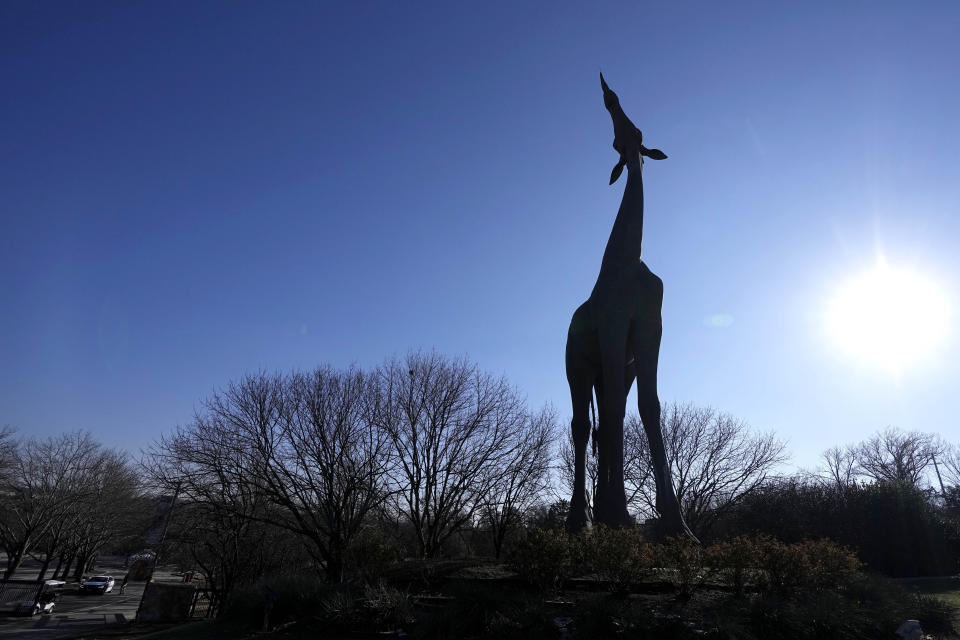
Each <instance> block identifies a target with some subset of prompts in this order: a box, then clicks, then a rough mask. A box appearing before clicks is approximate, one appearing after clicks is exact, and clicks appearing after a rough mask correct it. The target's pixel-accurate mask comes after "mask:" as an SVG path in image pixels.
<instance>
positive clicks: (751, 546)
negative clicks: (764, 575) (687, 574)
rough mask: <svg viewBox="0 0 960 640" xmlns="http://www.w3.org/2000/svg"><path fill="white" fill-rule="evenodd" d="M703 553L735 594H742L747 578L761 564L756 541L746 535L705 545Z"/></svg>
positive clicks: (753, 573) (754, 572)
mask: <svg viewBox="0 0 960 640" xmlns="http://www.w3.org/2000/svg"><path fill="white" fill-rule="evenodd" d="M704 553H705V554H706V556H707V558H706V562H707V564H708V565H709V566H711V567H712V568H713V569H714V571H715V572H717V573H718V574H720V575H722V576H723V578H724V579H726V581H727V582H728V583H729V584H730V587H731V589H732V590H733V593H734V595H736V596H742V595H743V593H744V589H745V587H746V584H747V579H748V578H749V577H750V576H751V575H755V574H756V572H757V569H759V567H760V565H761V560H760V551H759V548H758V546H757V541H756V540H754V539H753V538H750V537H748V536H737V537H736V538H734V539H733V540H729V541H727V542H718V543H716V544H713V545H711V546H709V547H707V548H706V549H705V550H704Z"/></svg>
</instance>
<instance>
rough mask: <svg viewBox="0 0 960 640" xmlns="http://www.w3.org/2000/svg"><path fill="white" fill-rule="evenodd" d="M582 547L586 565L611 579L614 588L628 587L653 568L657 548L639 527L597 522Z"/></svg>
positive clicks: (597, 573)
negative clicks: (644, 536)
mask: <svg viewBox="0 0 960 640" xmlns="http://www.w3.org/2000/svg"><path fill="white" fill-rule="evenodd" d="M583 547H584V561H585V562H584V565H585V568H587V569H588V570H589V571H591V572H592V573H594V574H596V576H597V577H598V578H600V579H601V580H606V581H607V582H609V583H610V590H611V591H615V592H623V591H628V590H629V589H630V585H632V584H633V583H636V582H639V581H640V580H642V579H643V578H644V577H646V576H648V575H650V573H651V572H652V571H653V567H654V559H655V557H656V555H655V548H654V546H653V545H652V544H650V543H649V542H645V541H644V540H643V536H642V535H641V534H640V532H639V531H638V530H636V529H610V528H608V527H604V526H602V525H601V526H598V527H596V528H594V529H593V531H592V533H591V534H590V536H589V537H587V538H585V539H584V540H583Z"/></svg>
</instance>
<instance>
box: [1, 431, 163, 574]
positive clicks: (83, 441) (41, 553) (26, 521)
mask: <svg viewBox="0 0 960 640" xmlns="http://www.w3.org/2000/svg"><path fill="white" fill-rule="evenodd" d="M15 435H16V434H15V433H14V431H13V430H11V429H9V428H4V429H0V547H2V549H3V550H4V552H5V553H6V566H5V567H4V578H5V579H9V578H10V577H12V576H13V574H14V572H15V571H16V570H17V569H18V568H19V567H20V565H21V563H22V562H23V560H24V559H25V558H26V557H28V556H30V557H33V558H35V559H36V560H38V561H39V562H40V563H41V564H40V570H39V575H38V576H37V579H39V580H43V579H44V578H46V577H47V572H48V571H50V570H51V569H52V571H53V573H52V576H51V577H53V578H61V579H67V578H73V579H79V578H80V577H81V575H82V574H83V573H84V572H85V571H87V570H88V569H89V567H90V566H91V564H92V563H93V561H94V560H95V558H96V557H97V555H98V554H100V553H101V552H103V550H104V549H106V548H110V550H111V551H117V550H121V551H122V550H124V548H125V546H126V547H127V548H129V549H131V550H132V548H133V547H135V546H136V545H137V544H138V537H139V535H140V534H141V533H142V531H143V529H144V526H145V523H146V522H147V521H148V519H149V516H150V513H151V509H152V505H151V503H150V501H149V500H148V499H146V498H145V497H144V494H143V491H142V484H141V481H140V473H139V470H138V468H137V467H136V466H135V465H134V464H132V463H131V461H130V460H129V459H128V458H127V456H126V455H124V454H122V453H120V452H117V451H114V450H112V449H108V448H106V447H104V446H103V445H101V444H99V443H98V442H96V441H95V440H94V439H93V438H92V437H91V436H90V434H89V433H86V432H83V431H78V432H74V433H69V434H65V435H62V436H59V437H54V438H47V439H44V440H38V439H32V438H28V439H17V438H15Z"/></svg>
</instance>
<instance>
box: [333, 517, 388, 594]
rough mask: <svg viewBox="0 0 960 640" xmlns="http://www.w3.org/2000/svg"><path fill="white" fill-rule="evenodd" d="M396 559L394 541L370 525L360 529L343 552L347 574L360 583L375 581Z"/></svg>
mask: <svg viewBox="0 0 960 640" xmlns="http://www.w3.org/2000/svg"><path fill="white" fill-rule="evenodd" d="M397 559H398V551H397V548H396V545H395V544H394V542H393V541H392V540H390V539H389V538H387V536H385V535H384V534H383V532H381V531H380V530H378V529H375V528H372V527H370V528H366V529H363V530H361V531H360V532H359V533H358V534H357V535H356V536H355V537H354V538H353V540H351V541H350V546H349V547H348V548H347V551H346V553H345V554H344V564H345V566H346V574H347V576H348V577H349V578H350V579H351V580H354V581H356V582H361V583H368V582H374V581H376V580H377V579H378V578H379V577H380V576H382V575H383V573H384V571H385V570H386V569H387V568H388V567H390V566H391V565H393V564H396V562H397Z"/></svg>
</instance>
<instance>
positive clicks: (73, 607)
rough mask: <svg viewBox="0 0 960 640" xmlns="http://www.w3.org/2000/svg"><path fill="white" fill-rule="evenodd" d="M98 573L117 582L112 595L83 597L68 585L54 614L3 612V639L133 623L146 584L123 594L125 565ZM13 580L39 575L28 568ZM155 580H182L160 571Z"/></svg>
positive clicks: (101, 567)
mask: <svg viewBox="0 0 960 640" xmlns="http://www.w3.org/2000/svg"><path fill="white" fill-rule="evenodd" d="M95 573H97V574H104V575H112V576H113V577H114V578H115V579H116V586H115V587H114V589H113V591H112V592H110V593H106V594H102V595H101V594H82V595H81V594H80V593H79V589H78V587H79V585H78V584H76V583H68V584H67V585H66V587H64V589H63V591H62V592H61V594H60V595H59V596H58V597H57V603H56V606H55V607H54V610H53V613H51V614H47V615H36V616H32V617H30V616H15V615H11V614H9V613H6V612H4V613H0V639H3V640H6V639H8V638H57V637H61V636H67V635H73V634H77V633H82V632H85V631H94V630H96V629H97V628H103V627H106V626H113V627H116V626H120V625H125V624H128V623H129V622H132V621H133V620H134V619H135V617H136V615H137V607H138V606H139V604H140V598H141V596H142V595H143V589H144V584H145V583H143V582H133V581H131V582H129V583H128V584H127V586H126V589H124V593H123V595H121V594H120V581H121V580H122V578H123V576H124V574H125V573H126V570H125V569H124V568H123V566H122V562H109V561H107V562H103V563H99V564H98V566H97V568H96V569H95ZM91 575H93V573H91ZM14 577H15V578H18V579H30V580H33V579H36V577H37V572H36V571H35V570H34V569H33V568H32V567H30V566H27V567H25V568H24V569H23V570H20V571H17V573H16V575H15V576H14ZM155 579H156V580H159V581H162V582H168V581H169V582H179V581H180V580H181V578H180V577H179V576H174V575H172V574H171V573H170V572H169V571H163V570H159V569H158V570H157V572H156V574H155Z"/></svg>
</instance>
